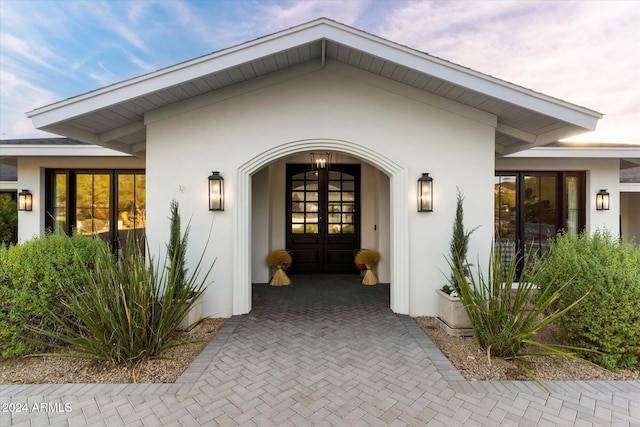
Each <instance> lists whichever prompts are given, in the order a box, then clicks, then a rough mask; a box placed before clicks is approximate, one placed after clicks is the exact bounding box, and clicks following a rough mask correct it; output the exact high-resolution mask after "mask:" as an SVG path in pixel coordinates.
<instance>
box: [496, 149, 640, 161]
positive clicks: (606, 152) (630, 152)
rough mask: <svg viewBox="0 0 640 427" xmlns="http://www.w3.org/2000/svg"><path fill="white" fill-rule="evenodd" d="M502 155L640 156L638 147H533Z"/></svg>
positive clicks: (569, 156)
mask: <svg viewBox="0 0 640 427" xmlns="http://www.w3.org/2000/svg"><path fill="white" fill-rule="evenodd" d="M504 157H518V158H535V157H537V158H602V159H634V158H640V147H637V148H636V147H629V148H626V147H610V148H607V147H573V148H571V147H535V148H531V149H529V150H524V151H519V152H517V153H513V154H509V155H506V156H504Z"/></svg>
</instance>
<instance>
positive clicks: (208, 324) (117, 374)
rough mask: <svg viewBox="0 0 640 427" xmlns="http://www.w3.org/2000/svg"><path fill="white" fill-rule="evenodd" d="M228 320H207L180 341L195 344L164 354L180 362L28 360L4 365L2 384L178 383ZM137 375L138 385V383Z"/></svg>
mask: <svg viewBox="0 0 640 427" xmlns="http://www.w3.org/2000/svg"><path fill="white" fill-rule="evenodd" d="M225 322H226V319H210V318H208V319H205V320H203V321H202V322H201V323H200V324H199V325H198V326H196V327H195V328H193V329H192V330H191V331H189V332H181V333H180V338H183V339H186V340H189V341H191V342H194V343H195V346H190V345H183V346H180V347H174V348H171V349H169V350H167V351H165V352H163V353H162V357H168V358H173V359H177V360H180V361H181V362H182V363H183V364H180V363H177V362H175V361H171V360H158V359H155V360H146V361H143V362H141V363H140V364H139V365H138V366H133V365H124V364H114V363H106V362H93V361H88V360H80V359H72V358H68V357H39V356H33V357H30V356H24V357H14V358H10V359H4V360H2V361H1V362H0V384H67V383H103V384H124V383H132V382H138V383H174V382H176V380H177V379H178V377H180V375H181V374H182V373H183V372H184V370H185V369H186V368H187V367H188V365H189V363H191V362H192V361H193V360H194V359H195V358H196V357H197V356H198V354H200V352H201V351H202V349H203V348H204V347H206V345H207V344H208V343H209V341H211V339H212V338H213V337H214V336H215V335H216V333H217V332H218V331H219V330H220V328H222V327H223V326H224V324H225ZM134 375H135V381H134Z"/></svg>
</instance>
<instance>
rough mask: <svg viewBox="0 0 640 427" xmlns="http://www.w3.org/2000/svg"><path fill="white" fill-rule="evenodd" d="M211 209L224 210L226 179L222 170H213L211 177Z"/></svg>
mask: <svg viewBox="0 0 640 427" xmlns="http://www.w3.org/2000/svg"><path fill="white" fill-rule="evenodd" d="M209 210H210V211H223V210H224V179H222V177H221V176H220V172H211V176H210V177H209Z"/></svg>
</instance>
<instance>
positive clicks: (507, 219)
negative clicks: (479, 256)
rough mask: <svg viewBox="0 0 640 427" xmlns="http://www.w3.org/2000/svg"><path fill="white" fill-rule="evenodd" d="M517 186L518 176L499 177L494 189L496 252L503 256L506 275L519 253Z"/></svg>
mask: <svg viewBox="0 0 640 427" xmlns="http://www.w3.org/2000/svg"><path fill="white" fill-rule="evenodd" d="M517 184H518V179H517V176H516V175H499V176H496V177H495V181H494V187H493V195H494V223H495V224H494V229H495V235H496V250H499V251H500V253H501V254H502V257H503V260H504V271H505V273H506V270H507V267H508V265H509V263H510V262H511V259H512V258H513V257H514V256H515V254H516V253H517V251H518V236H517V230H518V227H517V212H518V204H517V188H518V186H517Z"/></svg>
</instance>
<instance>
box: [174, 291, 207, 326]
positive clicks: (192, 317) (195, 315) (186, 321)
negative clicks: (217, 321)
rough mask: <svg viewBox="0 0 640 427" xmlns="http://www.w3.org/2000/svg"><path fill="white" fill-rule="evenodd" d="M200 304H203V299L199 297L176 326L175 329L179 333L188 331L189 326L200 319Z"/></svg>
mask: <svg viewBox="0 0 640 427" xmlns="http://www.w3.org/2000/svg"><path fill="white" fill-rule="evenodd" d="M202 303H203V297H202V295H201V296H200V298H198V299H197V300H196V302H195V303H193V305H192V306H191V308H190V309H189V311H188V312H187V314H186V315H185V316H184V318H183V319H182V321H181V322H180V324H179V325H178V328H177V329H178V330H179V331H187V330H189V327H190V326H192V325H193V324H195V323H196V322H197V321H199V320H200V319H202Z"/></svg>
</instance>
